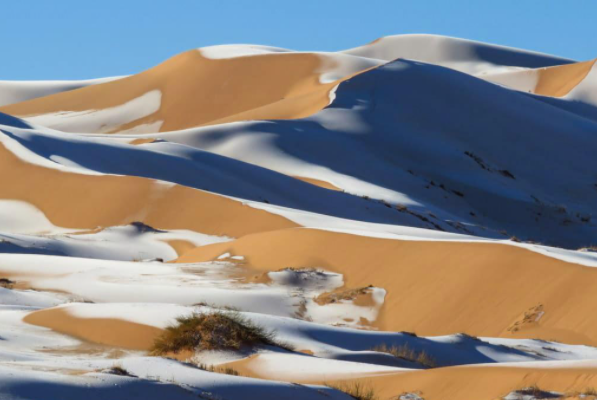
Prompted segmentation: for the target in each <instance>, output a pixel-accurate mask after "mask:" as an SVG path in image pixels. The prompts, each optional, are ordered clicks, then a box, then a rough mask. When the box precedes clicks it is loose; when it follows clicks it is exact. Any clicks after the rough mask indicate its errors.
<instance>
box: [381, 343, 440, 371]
mask: <svg viewBox="0 0 597 400" xmlns="http://www.w3.org/2000/svg"><path fill="white" fill-rule="evenodd" d="M371 350H373V351H378V352H380V353H388V354H391V355H393V356H394V357H396V358H401V359H403V360H407V361H412V362H416V363H419V364H421V365H422V366H424V367H425V368H435V367H437V362H436V361H435V359H434V358H433V357H431V356H430V355H429V354H428V353H427V352H426V351H425V350H422V351H416V350H415V349H413V348H412V347H410V346H409V345H408V344H407V343H405V344H403V345H401V346H388V345H387V344H385V343H382V344H380V345H377V346H375V347H373V348H372V349H371Z"/></svg>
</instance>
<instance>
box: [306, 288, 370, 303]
mask: <svg viewBox="0 0 597 400" xmlns="http://www.w3.org/2000/svg"><path fill="white" fill-rule="evenodd" d="M372 287H373V286H371V285H369V286H367V287H361V288H356V289H346V290H340V291H334V292H329V293H323V294H321V295H319V296H318V297H317V298H316V299H315V302H316V303H317V304H320V305H324V304H331V303H337V302H339V301H342V300H345V301H351V300H355V299H356V298H357V297H358V296H364V295H367V294H369V293H370V291H371V288H372Z"/></svg>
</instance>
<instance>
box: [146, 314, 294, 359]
mask: <svg viewBox="0 0 597 400" xmlns="http://www.w3.org/2000/svg"><path fill="white" fill-rule="evenodd" d="M177 322H178V325H176V326H171V327H169V328H166V331H165V332H164V333H163V334H162V335H160V336H159V337H158V338H157V339H156V340H155V342H154V344H153V347H152V349H151V354H153V355H157V356H159V355H164V354H168V353H179V352H181V351H183V350H189V351H201V350H239V349H240V348H241V347H243V346H254V345H260V344H261V345H270V346H277V347H282V348H285V349H289V346H288V345H287V344H283V343H281V342H278V341H276V340H275V337H274V334H273V332H268V331H266V330H265V329H264V328H262V327H260V326H257V325H255V324H253V323H252V322H251V321H249V320H247V319H246V318H243V317H242V316H241V315H240V314H238V313H235V312H226V313H224V312H220V311H215V312H212V313H206V314H193V315H192V316H190V317H180V318H177Z"/></svg>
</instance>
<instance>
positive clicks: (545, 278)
mask: <svg viewBox="0 0 597 400" xmlns="http://www.w3.org/2000/svg"><path fill="white" fill-rule="evenodd" d="M364 249H366V251H364ZM227 252H228V253H231V254H238V255H243V256H244V257H245V260H246V262H247V265H248V266H250V267H251V268H254V269H256V270H260V271H263V270H266V271H275V270H278V269H280V268H284V267H295V268H313V267H321V268H325V269H329V270H331V271H334V272H338V273H341V274H343V275H344V279H345V286H346V287H348V288H359V287H366V286H368V285H373V286H376V287H381V288H384V289H385V290H386V291H387V295H386V298H385V301H384V308H383V313H382V315H381V317H380V318H378V320H377V321H375V325H376V326H377V327H379V328H380V329H383V330H390V331H412V332H416V333H417V334H420V335H426V336H427V335H444V334H451V333H455V332H465V333H468V334H471V335H478V336H493V337H507V338H512V337H524V338H542V339H556V340H560V341H562V342H566V343H581V344H590V345H597V335H596V334H594V330H593V329H586V327H588V326H597V317H595V315H594V313H593V312H592V311H591V310H592V309H593V307H594V304H596V302H597V294H596V293H594V292H593V291H591V290H573V291H571V290H569V289H568V288H576V287H587V286H586V285H591V283H589V282H595V283H596V284H597V270H595V269H594V268H589V267H582V266H579V265H576V264H570V263H566V262H563V261H559V260H556V259H553V258H551V257H546V256H543V255H540V254H537V253H534V252H532V251H529V250H526V249H522V248H517V247H514V246H509V245H501V244H487V243H485V244H481V243H451V242H417V241H397V240H385V239H374V238H367V237H362V236H355V235H348V234H342V233H334V232H326V231H320V230H312V229H289V230H282V231H275V232H265V233H261V234H255V235H248V236H245V237H243V238H240V239H237V240H235V241H233V242H227V243H221V244H214V245H209V246H204V247H201V248H197V249H195V250H192V251H189V252H187V253H185V255H184V256H182V257H180V258H179V259H178V262H199V261H209V260H213V259H216V258H217V257H218V256H219V255H221V254H224V253H227ZM539 305H541V306H542V309H543V310H544V313H542V314H541V315H538V314H537V316H536V317H535V318H534V319H531V320H529V319H528V318H527V319H526V320H525V318H524V317H525V314H526V313H528V312H529V311H530V310H531V311H532V309H533V308H534V307H537V306H539ZM518 321H524V322H521V323H519V324H516V323H517V322H518Z"/></svg>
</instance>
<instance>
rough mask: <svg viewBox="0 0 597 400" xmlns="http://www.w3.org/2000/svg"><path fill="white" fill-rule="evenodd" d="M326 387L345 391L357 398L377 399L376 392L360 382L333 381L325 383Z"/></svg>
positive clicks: (362, 399) (365, 399) (364, 399)
mask: <svg viewBox="0 0 597 400" xmlns="http://www.w3.org/2000/svg"><path fill="white" fill-rule="evenodd" d="M325 385H326V386H327V387H330V388H332V389H336V390H339V391H341V392H344V393H346V394H347V395H349V396H351V397H352V398H354V399H357V400H377V399H378V397H377V394H375V390H374V389H373V388H371V387H369V386H367V385H364V384H362V383H360V382H345V383H334V384H325Z"/></svg>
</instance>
